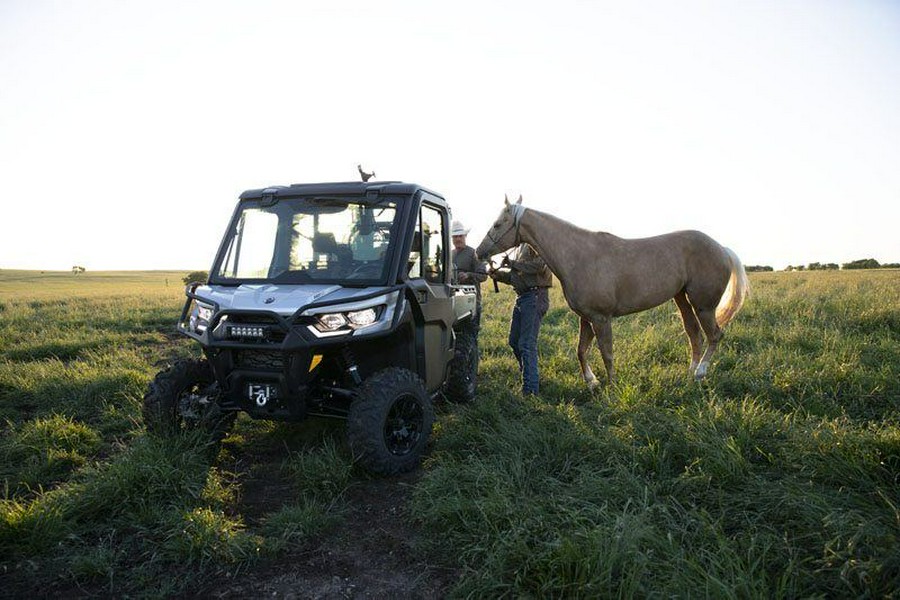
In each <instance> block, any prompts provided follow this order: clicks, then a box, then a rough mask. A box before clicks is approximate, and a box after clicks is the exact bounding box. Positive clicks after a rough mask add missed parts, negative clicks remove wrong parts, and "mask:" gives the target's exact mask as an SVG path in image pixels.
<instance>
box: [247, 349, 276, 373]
mask: <svg viewBox="0 0 900 600" xmlns="http://www.w3.org/2000/svg"><path fill="white" fill-rule="evenodd" d="M237 364H238V367H240V368H244V369H265V370H267V371H281V370H283V369H284V354H282V353H281V352H260V351H256V350H242V351H240V352H238V353H237Z"/></svg>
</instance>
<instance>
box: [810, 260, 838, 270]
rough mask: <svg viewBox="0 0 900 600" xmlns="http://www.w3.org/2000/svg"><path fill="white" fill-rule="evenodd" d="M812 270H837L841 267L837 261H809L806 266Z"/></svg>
mask: <svg viewBox="0 0 900 600" xmlns="http://www.w3.org/2000/svg"><path fill="white" fill-rule="evenodd" d="M806 268H807V269H808V270H810V271H837V270H838V269H839V268H840V267H839V266H838V265H837V263H824V264H822V263H818V262H814V263H809V265H807V267H806Z"/></svg>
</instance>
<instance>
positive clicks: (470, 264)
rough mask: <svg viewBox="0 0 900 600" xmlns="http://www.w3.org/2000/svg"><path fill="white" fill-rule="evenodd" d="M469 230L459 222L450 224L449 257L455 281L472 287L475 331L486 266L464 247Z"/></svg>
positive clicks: (470, 249) (479, 321)
mask: <svg viewBox="0 0 900 600" xmlns="http://www.w3.org/2000/svg"><path fill="white" fill-rule="evenodd" d="M468 234H469V229H468V228H467V227H466V226H465V225H463V224H462V223H461V222H460V221H453V222H452V223H451V224H450V236H451V238H452V240H453V250H452V251H451V252H450V257H451V258H452V259H453V271H454V272H455V273H456V281H458V282H459V283H465V284H467V285H474V286H475V292H476V296H475V297H476V305H477V307H478V309H477V314H476V315H475V320H474V324H475V329H476V330H477V329H480V327H481V282H482V281H485V280H486V279H487V265H485V263H483V262H481V261H479V260H478V258H477V257H476V256H475V249H474V248H472V247H471V246H467V245H466V236H467V235H468Z"/></svg>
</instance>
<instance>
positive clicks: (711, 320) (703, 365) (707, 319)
mask: <svg viewBox="0 0 900 600" xmlns="http://www.w3.org/2000/svg"><path fill="white" fill-rule="evenodd" d="M696 313H697V320H698V321H700V326H701V327H703V332H704V333H705V334H706V344H707V345H706V352H704V353H703V359H702V360H701V361H700V364H699V365H698V366H697V370H696V371H694V379H698V380H699V379H703V377H704V376H706V371H707V370H708V369H709V361H710V360H711V359H712V355H713V354H714V353H715V351H716V347H717V346H718V345H719V341H720V340H721V339H722V336H723V335H725V334H724V333H723V332H722V329H721V328H720V327H719V324H718V323H716V309H715V308H711V309H709V308H707V309H704V310H698V311H696Z"/></svg>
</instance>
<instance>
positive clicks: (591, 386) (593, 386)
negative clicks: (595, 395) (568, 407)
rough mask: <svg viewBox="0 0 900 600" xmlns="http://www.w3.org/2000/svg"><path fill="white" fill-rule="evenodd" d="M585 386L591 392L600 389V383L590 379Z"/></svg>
mask: <svg viewBox="0 0 900 600" xmlns="http://www.w3.org/2000/svg"><path fill="white" fill-rule="evenodd" d="M587 386H588V390H589V391H591V392H593V391H596V390H597V388H599V387H600V382H599V381H597V380H596V379H591V380H590V381H588V382H587Z"/></svg>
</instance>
